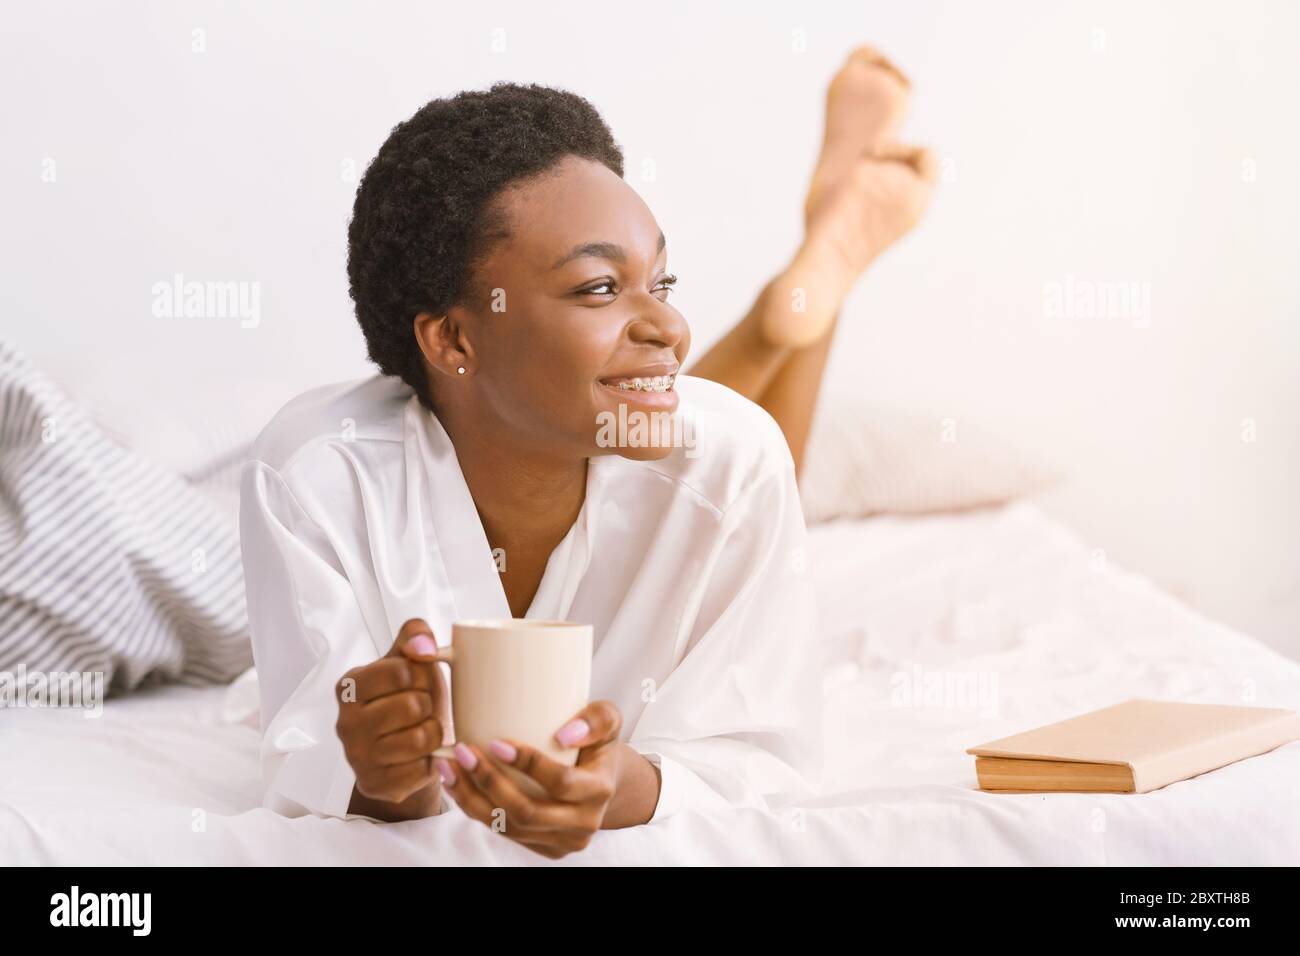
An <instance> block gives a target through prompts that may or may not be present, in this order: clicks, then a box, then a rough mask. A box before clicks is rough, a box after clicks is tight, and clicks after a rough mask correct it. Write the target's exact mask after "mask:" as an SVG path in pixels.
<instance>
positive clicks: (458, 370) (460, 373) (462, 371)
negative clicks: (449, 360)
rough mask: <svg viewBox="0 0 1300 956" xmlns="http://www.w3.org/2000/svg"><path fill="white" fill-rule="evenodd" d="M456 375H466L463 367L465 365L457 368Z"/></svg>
mask: <svg viewBox="0 0 1300 956" xmlns="http://www.w3.org/2000/svg"><path fill="white" fill-rule="evenodd" d="M456 374H457V375H464V374H465V366H463V365H459V366H457V367H456Z"/></svg>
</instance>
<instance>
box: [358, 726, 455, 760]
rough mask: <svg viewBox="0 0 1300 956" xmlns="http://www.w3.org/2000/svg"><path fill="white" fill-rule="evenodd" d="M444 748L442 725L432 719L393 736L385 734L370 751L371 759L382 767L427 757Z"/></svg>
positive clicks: (399, 731) (394, 733) (392, 734)
mask: <svg viewBox="0 0 1300 956" xmlns="http://www.w3.org/2000/svg"><path fill="white" fill-rule="evenodd" d="M440 746H442V725H441V724H439V723H438V721H436V720H434V719H433V718H432V717H430V718H429V719H427V720H425V721H423V722H421V723H420V724H417V725H416V726H414V727H407V728H406V729H404V730H398V731H395V732H393V733H391V734H384V735H383V736H382V737H380V738H379V739H378V740H376V741H375V742H374V745H373V746H372V747H371V749H370V759H371V760H372V761H374V762H375V763H376V764H378V765H379V766H381V767H390V766H394V765H396V764H403V763H407V762H408V761H411V760H419V759H421V758H423V757H427V756H429V755H430V754H432V753H433V752H434V751H435V750H437V749H438V748H439V747H440Z"/></svg>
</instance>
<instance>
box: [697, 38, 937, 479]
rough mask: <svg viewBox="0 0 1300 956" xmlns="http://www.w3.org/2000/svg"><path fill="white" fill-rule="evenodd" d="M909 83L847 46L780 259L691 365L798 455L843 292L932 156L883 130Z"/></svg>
mask: <svg viewBox="0 0 1300 956" xmlns="http://www.w3.org/2000/svg"><path fill="white" fill-rule="evenodd" d="M909 89H910V84H909V83H908V81H907V79H906V77H904V76H903V74H902V73H901V72H899V71H898V69H897V68H896V67H895V66H894V65H893V64H892V63H890V62H889V61H888V60H887V59H885V58H884V57H883V56H882V55H880V54H879V53H877V52H876V51H875V50H873V49H871V48H869V47H863V48H860V49H858V50H855V51H854V52H853V53H852V54H850V56H849V58H848V61H847V62H846V63H845V65H844V66H843V67H842V68H841V69H840V71H839V73H837V74H836V76H835V78H834V79H833V80H832V81H831V85H830V89H829V90H828V91H827V94H826V133H825V137H824V139H823V142H822V150H821V156H820V158H819V159H818V163H817V168H816V171H815V172H814V174H813V180H812V185H811V186H810V188H809V191H808V198H807V201H806V203H805V206H804V220H805V227H806V237H805V241H804V244H803V246H802V248H801V249H800V250H799V253H798V254H797V255H796V256H795V258H794V260H793V261H792V262H791V264H790V266H789V267H788V268H786V269H785V270H784V271H783V272H782V273H781V274H780V275H778V276H777V277H776V278H774V279H773V280H772V281H771V282H769V283H768V284H767V286H766V287H765V288H764V289H763V291H762V292H761V293H760V294H759V296H758V299H757V301H755V303H754V306H753V308H751V309H750V311H749V314H748V315H746V316H745V317H744V318H743V319H742V320H741V321H740V322H739V323H738V324H737V325H736V326H735V327H733V328H732V329H731V331H730V332H728V333H727V335H725V336H724V337H723V338H722V339H721V341H719V342H718V343H717V344H716V345H715V346H714V347H713V348H712V349H711V350H710V351H709V352H707V353H706V354H705V355H704V357H703V358H701V359H700V361H699V362H698V363H696V365H695V367H694V368H693V369H691V373H692V374H694V375H698V376H701V377H703V378H710V379H713V380H714V381H717V382H721V383H722V384H724V385H727V386H729V387H731V388H733V389H735V390H736V391H738V392H740V393H741V394H742V395H745V396H746V397H748V398H750V399H751V400H752V401H755V402H757V403H758V404H759V405H762V406H763V407H764V408H765V409H766V410H767V411H768V413H769V414H771V415H772V417H773V418H774V419H776V421H777V423H778V424H779V425H780V426H781V429H782V431H784V432H785V436H786V441H787V442H789V444H790V451H791V454H792V455H793V457H794V460H795V466H796V467H798V466H799V465H800V464H801V463H802V459H803V452H804V448H805V446H806V444H807V439H808V433H809V431H810V428H811V423H812V417H813V413H814V411H815V410H816V406H817V396H818V392H819V390H820V387H821V379H822V373H823V371H824V370H825V367H826V359H827V357H828V356H829V354H830V346H831V341H832V337H833V335H834V331H835V324H836V319H837V316H838V313H839V308H840V305H841V303H842V302H843V299H844V297H845V296H846V295H847V294H848V292H849V290H850V289H851V288H852V285H853V283H854V282H855V281H856V280H857V278H858V277H859V275H860V274H861V273H862V272H863V271H864V270H865V269H866V267H867V266H868V265H869V264H870V262H871V261H872V260H873V259H874V258H875V256H876V255H878V254H879V252H881V251H883V249H884V248H885V247H886V246H888V244H889V243H890V242H892V241H893V239H894V238H897V236H898V235H901V234H902V233H903V232H906V231H907V229H908V228H910V227H911V225H912V223H913V222H915V219H916V218H918V217H919V216H920V212H921V210H922V209H923V208H924V204H925V200H926V198H927V197H928V193H929V187H930V184H931V183H932V181H933V173H934V168H933V166H934V164H933V161H932V159H931V158H930V157H929V155H928V154H927V153H925V152H924V151H923V150H915V149H908V148H903V147H899V146H897V145H896V144H895V141H894V137H895V136H896V134H897V130H898V126H899V124H900V123H901V121H902V117H903V114H904V111H905V109H906V104H907V95H908V91H909Z"/></svg>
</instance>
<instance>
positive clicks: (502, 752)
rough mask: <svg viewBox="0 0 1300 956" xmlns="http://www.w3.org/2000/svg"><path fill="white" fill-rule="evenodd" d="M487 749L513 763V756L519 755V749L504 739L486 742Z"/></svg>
mask: <svg viewBox="0 0 1300 956" xmlns="http://www.w3.org/2000/svg"><path fill="white" fill-rule="evenodd" d="M488 750H490V751H492V752H493V753H494V754H496V755H497V756H498V757H500V758H501V759H502V760H504V761H505V762H506V763H514V762H515V758H516V757H518V756H519V751H517V750H515V748H514V747H512V746H510V744H508V743H506V742H505V741H504V740H494V741H492V742H491V743H490V744H488Z"/></svg>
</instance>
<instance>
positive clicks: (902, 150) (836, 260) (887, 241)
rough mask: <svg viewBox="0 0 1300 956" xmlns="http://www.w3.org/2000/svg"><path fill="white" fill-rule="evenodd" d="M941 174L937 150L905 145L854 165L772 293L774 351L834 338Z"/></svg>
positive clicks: (768, 332) (769, 316)
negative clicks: (851, 303) (834, 328)
mask: <svg viewBox="0 0 1300 956" xmlns="http://www.w3.org/2000/svg"><path fill="white" fill-rule="evenodd" d="M936 171H937V163H936V161H935V158H934V156H933V154H932V153H930V151H929V150H927V149H924V148H921V147H917V146H901V145H883V146H880V147H878V148H877V150H876V152H875V153H874V154H871V155H867V156H863V157H861V158H859V159H858V160H856V161H855V162H854V163H853V164H852V165H851V166H850V168H849V170H848V172H847V173H846V174H845V177H844V179H843V181H842V182H841V183H840V184H839V187H838V188H836V189H834V190H833V191H832V192H831V193H830V194H829V195H828V196H827V197H826V200H825V202H824V204H823V206H822V208H821V209H820V210H819V212H818V214H817V216H816V218H815V219H814V221H813V223H812V224H811V226H810V227H809V232H808V235H807V237H806V238H805V239H804V244H803V246H802V247H801V248H800V250H799V252H798V254H797V255H796V256H795V258H794V261H793V262H792V263H791V265H790V267H789V268H788V269H787V270H786V271H785V272H784V273H782V274H781V275H780V276H779V277H778V278H777V279H776V280H774V282H773V283H772V285H771V286H769V288H768V294H769V295H770V296H771V297H772V298H771V300H770V302H769V307H768V308H766V309H764V310H763V313H762V332H763V337H764V339H765V340H766V341H767V342H768V343H769V344H770V345H773V346H776V347H778V348H803V347H805V346H808V345H811V344H812V343H814V342H816V341H817V340H818V339H820V338H821V337H822V336H823V335H825V334H826V332H827V331H828V330H829V329H830V327H831V324H832V323H833V322H834V320H835V315H836V313H837V312H839V309H840V304H841V303H842V302H843V301H844V297H845V296H847V295H848V293H849V290H850V289H851V288H852V287H853V284H854V282H856V281H857V279H858V276H860V275H861V274H862V273H863V271H864V270H865V269H866V268H867V266H868V265H870V264H871V261H872V260H873V259H875V257H876V256H878V255H879V254H880V253H881V252H883V251H884V250H885V249H887V248H888V247H889V246H890V245H892V244H893V243H894V242H895V241H896V240H897V239H898V238H899V237H901V236H902V235H903V234H904V233H906V232H907V231H908V230H909V229H911V228H912V227H913V226H914V225H916V223H917V221H918V220H919V219H920V218H921V214H922V213H923V212H924V211H925V207H926V205H927V204H928V203H929V201H930V193H931V191H932V189H933V186H934V181H935V174H936Z"/></svg>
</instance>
